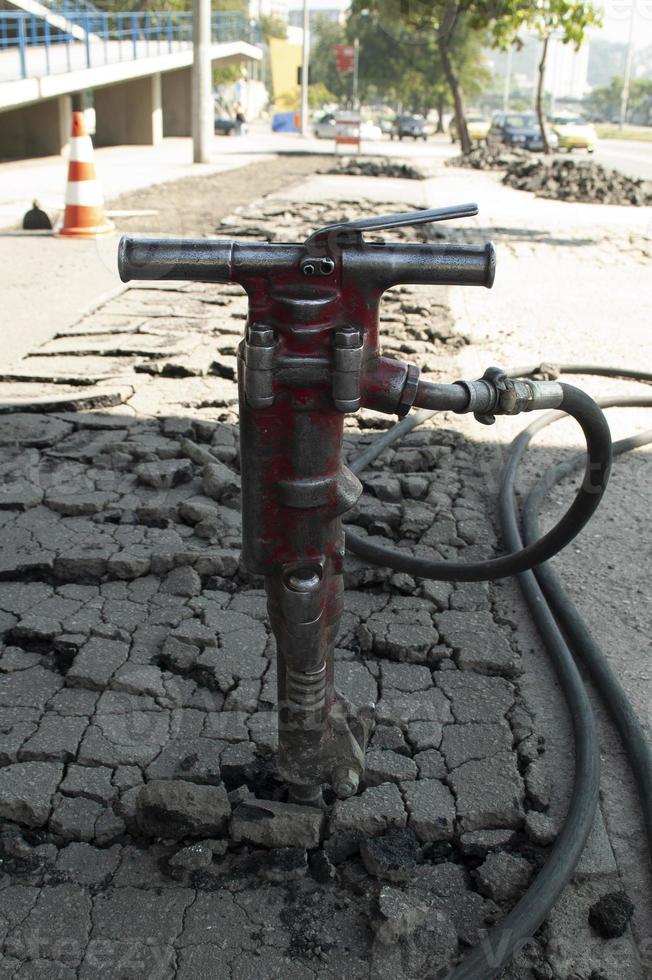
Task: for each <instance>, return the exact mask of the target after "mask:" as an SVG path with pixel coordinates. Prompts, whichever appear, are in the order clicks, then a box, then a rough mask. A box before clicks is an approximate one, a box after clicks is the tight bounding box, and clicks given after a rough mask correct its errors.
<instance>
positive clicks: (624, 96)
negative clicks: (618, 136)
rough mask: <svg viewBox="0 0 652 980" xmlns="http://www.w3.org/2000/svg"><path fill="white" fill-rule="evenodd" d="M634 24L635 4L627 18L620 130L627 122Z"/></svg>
mask: <svg viewBox="0 0 652 980" xmlns="http://www.w3.org/2000/svg"><path fill="white" fill-rule="evenodd" d="M635 22H636V4H635V3H633V4H632V11H631V14H630V18H629V40H628V42H627V59H626V61H625V77H624V78H623V92H622V96H621V99H620V121H619V124H618V127H619V129H622V128H623V127H624V125H625V123H626V122H627V104H628V102H629V83H630V80H631V77H632V61H633V58H634V24H635Z"/></svg>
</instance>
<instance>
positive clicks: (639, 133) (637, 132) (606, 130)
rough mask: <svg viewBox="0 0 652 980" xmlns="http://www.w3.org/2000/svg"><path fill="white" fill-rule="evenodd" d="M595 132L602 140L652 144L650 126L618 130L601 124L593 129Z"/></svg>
mask: <svg viewBox="0 0 652 980" xmlns="http://www.w3.org/2000/svg"><path fill="white" fill-rule="evenodd" d="M595 131H596V133H597V134H598V136H599V137H600V139H602V140H638V141H639V142H644V143H652V126H625V127H624V128H623V129H619V128H618V126H614V125H613V124H612V123H602V124H601V125H597V126H596V127H595Z"/></svg>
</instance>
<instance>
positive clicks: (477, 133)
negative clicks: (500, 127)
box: [448, 112, 491, 143]
mask: <svg viewBox="0 0 652 980" xmlns="http://www.w3.org/2000/svg"><path fill="white" fill-rule="evenodd" d="M490 126H491V123H490V121H489V120H488V119H487V117H486V116H482V115H481V114H480V113H477V112H473V113H471V114H470V115H468V116H467V117H466V128H467V130H468V132H469V136H470V137H471V139H472V140H473V142H474V143H481V142H483V141H484V140H486V138H487V133H488V132H489V128H490ZM448 132H449V134H450V138H451V143H456V142H457V140H458V139H459V135H458V132H457V119H456V118H455V116H453V118H452V119H451V122H450V126H449V127H448Z"/></svg>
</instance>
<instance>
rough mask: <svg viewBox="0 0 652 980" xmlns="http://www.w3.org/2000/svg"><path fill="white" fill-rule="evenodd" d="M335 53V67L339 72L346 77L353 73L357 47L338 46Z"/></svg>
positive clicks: (350, 45) (348, 45)
mask: <svg viewBox="0 0 652 980" xmlns="http://www.w3.org/2000/svg"><path fill="white" fill-rule="evenodd" d="M333 50H334V52H335V66H336V68H337V70H338V71H339V72H341V73H342V74H343V75H346V74H347V73H348V72H350V71H353V69H354V67H355V47H354V45H353V44H336V45H335V47H334V48H333Z"/></svg>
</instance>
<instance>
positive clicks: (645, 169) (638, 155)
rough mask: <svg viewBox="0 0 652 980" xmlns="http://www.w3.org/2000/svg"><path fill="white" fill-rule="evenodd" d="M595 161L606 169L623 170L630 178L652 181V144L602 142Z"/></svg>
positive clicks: (634, 141)
mask: <svg viewBox="0 0 652 980" xmlns="http://www.w3.org/2000/svg"><path fill="white" fill-rule="evenodd" d="M595 159H596V160H597V161H598V163H601V164H602V165H603V166H604V167H613V169H614V170H621V171H622V172H623V173H625V174H627V175H628V176H630V177H642V178H643V180H652V142H650V143H644V142H638V140H600V142H599V144H598V146H597V148H596V151H595Z"/></svg>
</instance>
